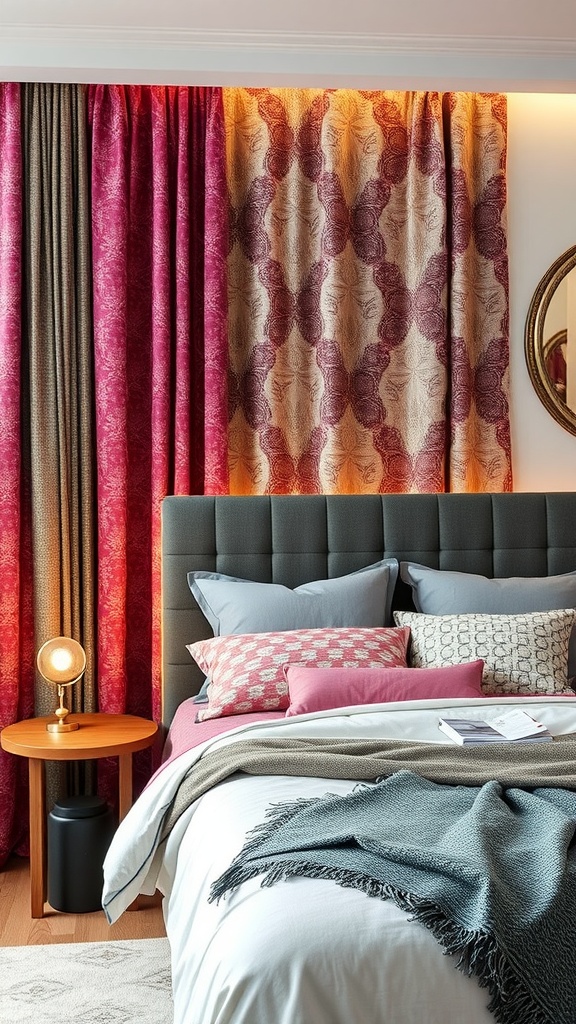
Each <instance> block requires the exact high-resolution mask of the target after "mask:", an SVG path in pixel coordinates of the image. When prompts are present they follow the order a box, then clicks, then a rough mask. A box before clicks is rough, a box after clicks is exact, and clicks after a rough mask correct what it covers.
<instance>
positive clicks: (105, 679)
mask: <svg viewBox="0 0 576 1024" xmlns="http://www.w3.org/2000/svg"><path fill="white" fill-rule="evenodd" d="M88 100H89V123H90V129H91V152H92V210H93V214H92V217H93V220H92V230H93V268H94V278H93V288H94V346H95V398H96V429H97V433H96V445H97V465H98V497H97V500H98V524H99V545H98V548H99V562H98V568H99V590H98V605H99V639H98V666H99V694H100V704H101V708H102V710H104V711H108V712H116V713H122V712H126V711H128V712H131V713H133V714H140V715H146V716H151V715H153V716H155V717H158V716H159V713H160V658H161V655H160V505H161V501H162V498H163V497H164V496H165V495H166V494H173V493H197V492H199V493H202V492H203V491H205V490H206V489H214V490H216V491H221V490H223V489H226V486H227V484H226V480H225V479H222V474H223V473H224V472H225V470H226V449H225V448H224V450H222V445H223V444H224V443H225V441H226V436H227V435H226V425H227V389H226V371H227V364H226V310H225V305H223V304H222V303H221V297H222V295H223V294H225V286H226V279H225V250H224V248H223V240H224V241H225V237H226V236H225V227H226V210H227V202H226V193H225V191H224V192H222V189H225V174H224V145H223V139H224V129H223V119H222V101H221V93H220V90H218V89H192V88H164V87H148V86H93V87H90V89H89V92H88ZM207 153H210V161H211V166H210V168H207V164H206V160H207ZM210 176H211V177H210ZM207 179H208V180H210V181H211V182H212V187H213V191H214V194H211V195H210V196H209V198H208V192H209V189H208V188H207ZM207 253H208V254H212V253H213V254H214V255H213V256H210V255H205V254H207ZM207 376H208V379H209V381H210V386H211V387H212V386H213V387H214V399H213V400H212V396H211V395H210V394H207V392H206V386H207V384H206V379H207ZM209 452H212V453H211V454H209ZM113 770H114V769H113V767H112V766H103V774H106V776H107V778H108V781H109V782H110V779H111V777H112V773H113Z"/></svg>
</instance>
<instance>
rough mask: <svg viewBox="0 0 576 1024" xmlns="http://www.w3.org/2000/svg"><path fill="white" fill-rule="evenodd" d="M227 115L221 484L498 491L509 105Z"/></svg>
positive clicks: (333, 95)
mask: <svg viewBox="0 0 576 1024" xmlns="http://www.w3.org/2000/svg"><path fill="white" fill-rule="evenodd" d="M224 105H225V117H226V128H227V132H226V138H227V168H228V185H229V191H230V196H231V249H230V256H229V264H228V272H229V321H230V361H231V395H230V397H231V422H230V489H231V491H232V492H235V493H262V492H276V493H282V492H328V493H333V492H339V491H342V492H346V491H350V492H383V491H444V490H455V491H466V490H471V491H472V490H475V491H482V490H492V491H501V490H508V489H510V488H511V486H512V476H511V456H510V431H509V422H508V390H507V389H508V265H507V252H506V220H505V206H506V184H505V163H506V100H505V97H502V96H489V95H477V94H468V93H458V94H456V93H453V94H445V95H442V94H440V93H404V92H358V91H352V90H345V89H337V90H317V89H308V90H307V89H225V90H224Z"/></svg>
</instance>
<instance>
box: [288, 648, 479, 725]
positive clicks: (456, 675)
mask: <svg viewBox="0 0 576 1024" xmlns="http://www.w3.org/2000/svg"><path fill="white" fill-rule="evenodd" d="M483 668H484V662H483V661H482V660H481V659H478V661H472V662H468V663H466V664H464V665H449V666H447V667H445V668H400V667H399V668H355V669H350V668H309V667H308V666H306V665H290V664H289V665H286V666H285V669H284V674H285V676H286V680H287V682H288V693H289V696H290V704H289V706H288V710H287V712H286V716H288V715H303V714H306V712H307V711H327V710H328V709H329V708H343V707H348V706H350V705H354V704H382V703H385V702H388V701H394V700H420V699H424V700H427V699H429V698H433V697H440V698H442V697H447V698H450V697H484V693H483V691H482V669H483Z"/></svg>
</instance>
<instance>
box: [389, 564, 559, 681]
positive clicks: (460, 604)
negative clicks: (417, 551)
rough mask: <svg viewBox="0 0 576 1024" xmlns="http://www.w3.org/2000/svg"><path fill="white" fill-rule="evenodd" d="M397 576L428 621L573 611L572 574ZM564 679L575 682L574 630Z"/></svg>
mask: <svg viewBox="0 0 576 1024" xmlns="http://www.w3.org/2000/svg"><path fill="white" fill-rule="evenodd" d="M400 576H401V578H402V579H403V580H404V582H405V583H408V584H409V585H410V586H411V588H412V598H413V601H414V607H415V608H416V611H418V612H424V613H425V614H427V615H461V614H466V613H485V614H491V615H519V614H528V613H530V612H547V611H556V610H558V609H563V608H576V572H566V573H562V574H561V575H559V576H510V577H508V578H505V577H504V578H498V579H490V578H489V577H488V576H479V575H476V574H474V573H468V572H454V571H452V570H443V569H430V568H429V567H428V566H427V565H420V564H419V563H418V562H401V563H400ZM568 676H569V677H570V678H573V677H574V676H576V630H573V632H572V635H571V638H570V646H569V652H568Z"/></svg>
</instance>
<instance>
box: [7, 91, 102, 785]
mask: <svg viewBox="0 0 576 1024" xmlns="http://www.w3.org/2000/svg"><path fill="white" fill-rule="evenodd" d="M22 117H23V126H24V130H23V156H24V161H23V162H24V168H23V169H24V173H23V182H24V267H25V273H24V277H23V295H24V303H23V308H24V325H23V346H24V348H25V350H26V353H27V367H28V379H27V391H28V399H29V422H28V423H27V424H26V427H27V434H28V439H29V445H28V450H29V460H30V494H31V507H32V542H33V561H34V569H33V572H34V620H35V646H36V649H37V648H38V647H39V646H40V645H41V644H42V643H43V642H44V641H45V640H47V639H49V638H50V637H53V636H58V635H64V636H72V637H74V638H75V639H76V640H78V641H79V642H80V643H81V644H82V645H83V646H84V648H85V650H86V659H87V667H86V672H85V674H84V677H83V679H82V680H81V682H79V683H77V684H75V686H74V687H72V688H71V692H68V693H67V695H66V696H67V700H68V706H69V707H70V708H72V709H73V710H74V711H94V710H96V709H97V704H98V699H97V692H96V684H95V661H94V653H95V635H96V630H95V501H94V487H93V478H94V470H93V465H94V456H93V445H94V438H93V371H92V320H91V269H90V267H91V264H90V206H89V199H90V195H89V176H88V163H87V149H86V126H85V103H84V96H83V88H82V87H81V86H73V85H72V86H70V85H51V84H50V85H45V84H38V83H34V84H27V85H24V86H23V87H22ZM55 706H56V694H55V690H54V688H53V687H52V686H50V684H48V683H46V682H45V681H44V680H43V679H42V678H41V677H40V676H39V675H38V676H37V682H36V699H35V710H36V713H37V714H40V715H42V714H49V713H51V712H52V711H53V710H54V708H55ZM54 777H55V773H54V772H53V778H54Z"/></svg>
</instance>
